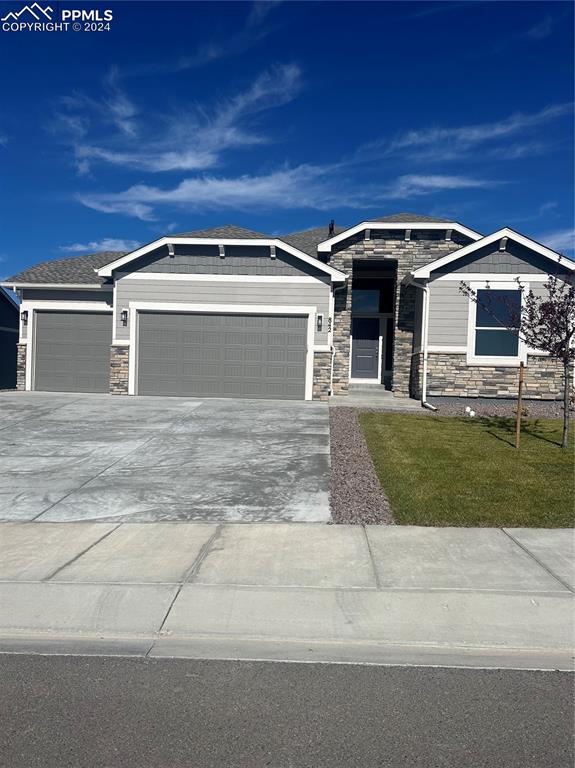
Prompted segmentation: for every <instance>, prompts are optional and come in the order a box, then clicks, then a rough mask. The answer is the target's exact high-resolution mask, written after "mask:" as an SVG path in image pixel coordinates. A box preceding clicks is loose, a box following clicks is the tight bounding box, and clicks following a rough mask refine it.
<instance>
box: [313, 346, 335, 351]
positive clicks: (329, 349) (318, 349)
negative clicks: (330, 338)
mask: <svg viewBox="0 0 575 768" xmlns="http://www.w3.org/2000/svg"><path fill="white" fill-rule="evenodd" d="M313 351H314V352H331V347H330V345H329V344H316V345H315V346H314V348H313Z"/></svg>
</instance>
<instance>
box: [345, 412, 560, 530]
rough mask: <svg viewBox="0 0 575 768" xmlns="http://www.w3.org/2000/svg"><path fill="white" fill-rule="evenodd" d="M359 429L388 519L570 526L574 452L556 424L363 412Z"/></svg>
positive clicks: (422, 522) (416, 522)
mask: <svg viewBox="0 0 575 768" xmlns="http://www.w3.org/2000/svg"><path fill="white" fill-rule="evenodd" d="M359 418H360V423H361V426H362V428H363V431H364V434H365V437H366V439H367V444H368V446H369V450H370V453H371V456H372V458H373V463H374V465H375V469H376V472H377V474H378V476H379V479H380V482H381V485H382V487H383V489H384V490H385V492H386V493H387V495H388V497H389V500H390V502H391V508H392V510H393V515H394V517H395V520H396V522H397V523H399V524H402V525H457V526H519V527H521V526H522V527H534V528H536V527H546V528H568V527H571V526H572V525H573V524H574V494H573V486H574V475H573V472H574V451H573V441H572V443H571V447H570V449H569V450H568V451H562V450H561V448H560V447H559V445H558V443H559V441H560V438H561V423H560V422H559V421H556V420H549V419H538V420H533V419H531V420H529V421H528V422H527V423H525V424H524V427H523V432H522V436H521V448H520V450H519V451H517V450H516V449H515V448H514V438H515V434H514V433H515V425H514V422H513V420H512V419H501V418H483V419H479V418H473V419H470V418H455V417H441V416H412V415H407V414H393V413H362V414H360V417H359Z"/></svg>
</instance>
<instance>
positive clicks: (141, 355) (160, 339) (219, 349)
mask: <svg viewBox="0 0 575 768" xmlns="http://www.w3.org/2000/svg"><path fill="white" fill-rule="evenodd" d="M307 320H308V319H307V317H304V316H292V315H228V314H225V315H224V314H211V313H207V314H202V313H197V314H196V313H194V314H184V313H172V312H169V313H156V312H140V313H139V334H138V394H140V395H182V396H199V397H248V398H249V397H254V398H260V397H261V398H280V399H286V400H303V399H304V398H305V369H306V343H307Z"/></svg>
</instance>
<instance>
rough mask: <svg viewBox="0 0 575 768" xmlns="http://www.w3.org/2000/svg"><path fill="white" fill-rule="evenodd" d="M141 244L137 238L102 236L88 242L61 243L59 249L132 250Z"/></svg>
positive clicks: (79, 251)
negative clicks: (125, 238) (126, 238)
mask: <svg viewBox="0 0 575 768" xmlns="http://www.w3.org/2000/svg"><path fill="white" fill-rule="evenodd" d="M140 245H141V243H139V242H138V241H137V240H122V239H117V238H114V237H104V238H103V239H102V240H91V241H90V242H89V243H71V244H70V245H61V246H60V250H61V251H65V252H66V253H96V252H98V251H134V250H136V248H138V247H139V246H140Z"/></svg>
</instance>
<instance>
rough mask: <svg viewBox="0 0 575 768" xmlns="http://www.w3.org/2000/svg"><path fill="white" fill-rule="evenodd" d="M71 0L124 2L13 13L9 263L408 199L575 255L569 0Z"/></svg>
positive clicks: (0, 270) (6, 93)
mask: <svg viewBox="0 0 575 768" xmlns="http://www.w3.org/2000/svg"><path fill="white" fill-rule="evenodd" d="M52 5H53V6H56V7H58V8H59V9H62V8H66V7H75V8H77V7H81V8H90V7H91V8H101V9H103V8H111V9H112V10H113V13H114V19H113V22H112V24H111V31H109V32H100V33H97V32H78V33H74V32H72V31H70V32H68V33H28V32H21V33H7V32H2V31H0V36H1V45H0V66H1V67H2V72H3V75H4V76H3V103H4V107H5V108H4V109H3V110H2V111H1V112H0V184H1V195H2V206H1V209H0V259H1V262H0V276H1V277H6V276H8V275H10V274H13V273H14V272H16V271H18V270H19V269H22V268H24V267H25V266H27V265H30V264H33V263H35V262H38V261H43V260H46V259H51V258H61V257H63V256H66V255H75V254H78V253H84V252H91V251H95V250H108V249H114V250H115V249H124V248H132V247H136V246H137V244H139V243H142V242H148V241H150V240H153V239H154V238H155V237H157V236H159V235H161V234H165V233H167V232H178V231H185V230H192V229H196V228H203V227H207V226H212V225H217V224H222V223H230V222H231V223H238V224H241V225H243V226H246V227H249V228H252V229H256V230H260V231H264V232H271V233H274V234H279V233H282V232H290V231H294V230H298V229H303V228H307V227H312V226H319V225H323V224H327V222H328V221H329V219H331V218H335V219H336V221H337V222H338V224H344V225H347V224H349V225H352V224H353V223H356V222H357V221H360V220H362V219H365V218H368V217H369V216H370V215H372V216H375V215H384V214H386V213H392V212H397V211H415V212H419V213H427V214H432V215H437V216H441V217H452V218H454V219H457V220H459V221H461V222H463V223H465V224H467V225H468V226H470V227H472V228H475V229H477V230H479V231H482V232H485V233H487V232H489V231H493V230H494V229H496V228H499V227H501V226H511V227H513V228H516V229H518V230H520V231H521V232H523V233H525V234H527V235H529V236H532V237H535V238H537V239H539V240H542V241H544V242H546V243H547V244H548V245H550V246H551V247H554V248H556V249H558V250H561V251H563V252H566V253H569V252H570V253H571V254H572V242H573V225H574V222H573V205H574V201H573V162H574V158H573V66H572V61H573V6H572V5H571V4H570V3H567V2H565V3H563V2H545V3H539V2H510V3H506V2H451V3H435V2H429V3H419V2H402V3H386V2H370V3H361V2H354V3H348V2H297V3H296V2H283V3H282V2H274V3H243V2H234V3H225V2H212V3H194V2H175V3H171V2H161V3H160V2H122V3H108V4H106V3H103V4H101V3H99V4H94V3H92V4H90V3H79V2H75V3H73V4H71V5H70V4H68V3H59V4H58V3H52ZM21 7H22V4H20V3H11V2H10V3H7V2H0V11H1V12H2V13H1V15H2V16H3V15H4V14H5V13H6V12H8V11H10V10H18V9H19V8H21Z"/></svg>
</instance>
